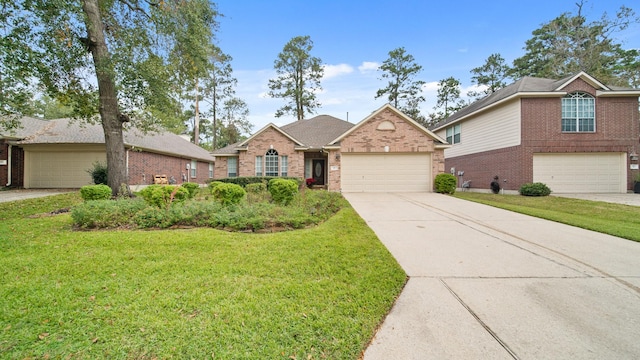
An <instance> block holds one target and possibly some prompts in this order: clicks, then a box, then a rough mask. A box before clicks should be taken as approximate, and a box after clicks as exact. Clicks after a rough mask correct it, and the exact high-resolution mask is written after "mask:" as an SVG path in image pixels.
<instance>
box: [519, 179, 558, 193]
mask: <svg viewBox="0 0 640 360" xmlns="http://www.w3.org/2000/svg"><path fill="white" fill-rule="evenodd" d="M519 192H520V195H523V196H547V195H549V194H551V189H549V187H548V186H547V185H545V184H543V183H540V182H536V183H527V184H522V186H520V190H519Z"/></svg>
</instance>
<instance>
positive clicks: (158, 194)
mask: <svg viewBox="0 0 640 360" xmlns="http://www.w3.org/2000/svg"><path fill="white" fill-rule="evenodd" d="M139 194H140V196H142V198H143V199H144V201H146V202H147V204H149V205H152V206H156V207H158V208H168V207H169V206H171V204H172V203H174V202H182V201H184V200H186V199H187V198H188V197H189V191H188V190H187V189H186V188H184V187H182V186H176V185H149V186H147V187H146V188H144V189H142V191H140V193H139Z"/></svg>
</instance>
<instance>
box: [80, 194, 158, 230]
mask: <svg viewBox="0 0 640 360" xmlns="http://www.w3.org/2000/svg"><path fill="white" fill-rule="evenodd" d="M146 207H147V204H146V203H145V202H144V201H143V200H141V199H123V200H95V201H87V202H84V203H82V204H80V205H78V206H75V207H74V208H73V209H71V219H72V220H73V224H74V225H75V226H77V227H80V228H83V229H94V228H97V229H102V228H116V227H120V226H129V225H133V224H135V222H134V221H133V219H134V217H135V216H136V214H137V213H138V212H139V211H141V210H142V209H144V208H146ZM156 210H157V209H156Z"/></svg>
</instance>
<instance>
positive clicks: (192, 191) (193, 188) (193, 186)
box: [181, 182, 200, 199]
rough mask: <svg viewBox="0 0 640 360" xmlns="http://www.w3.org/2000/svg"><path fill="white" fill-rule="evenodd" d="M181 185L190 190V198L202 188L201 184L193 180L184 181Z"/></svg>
mask: <svg viewBox="0 0 640 360" xmlns="http://www.w3.org/2000/svg"><path fill="white" fill-rule="evenodd" d="M181 186H182V187H183V188H185V189H187V191H188V192H189V199H193V197H194V196H196V192H197V191H198V189H200V185H198V184H196V183H192V182H186V183H182V185H181Z"/></svg>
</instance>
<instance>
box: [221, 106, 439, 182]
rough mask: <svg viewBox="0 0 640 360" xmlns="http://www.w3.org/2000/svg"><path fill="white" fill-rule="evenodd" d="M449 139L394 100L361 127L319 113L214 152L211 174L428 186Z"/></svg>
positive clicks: (359, 124) (373, 114)
mask: <svg viewBox="0 0 640 360" xmlns="http://www.w3.org/2000/svg"><path fill="white" fill-rule="evenodd" d="M447 146H448V145H447V144H446V142H445V141H444V140H443V139H442V138H440V137H438V136H437V135H435V134H434V133H432V132H430V131H429V130H427V129H425V128H424V127H422V126H421V125H419V124H418V123H417V122H415V121H414V120H412V119H410V118H409V117H407V116H406V115H404V114H403V113H402V112H400V111H399V110H397V109H396V108H394V107H393V106H391V105H385V106H383V107H381V108H380V109H378V110H376V111H375V112H373V113H372V114H371V115H369V116H368V117H367V118H365V119H364V120H362V121H361V122H359V123H358V124H355V125H354V124H352V123H349V122H346V121H343V120H340V119H337V118H334V117H331V116H327V115H320V116H316V117H314V118H311V119H308V120H301V121H296V122H293V123H290V124H287V125H284V126H281V127H278V126H276V125H274V124H268V125H267V126H265V127H264V128H262V129H261V130H259V131H258V132H256V133H255V134H253V135H252V136H251V137H249V138H248V139H247V140H245V141H243V142H240V143H237V144H233V145H229V146H227V147H225V148H222V149H219V150H216V151H214V152H213V154H214V155H215V157H216V163H215V178H225V177H235V176H290V177H298V178H305V179H313V182H314V185H316V186H323V187H325V188H327V189H328V190H331V191H343V192H398V191H406V192H409V191H432V189H433V178H434V177H435V175H436V174H438V173H441V172H443V171H444V149H445V148H446V147H447Z"/></svg>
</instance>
